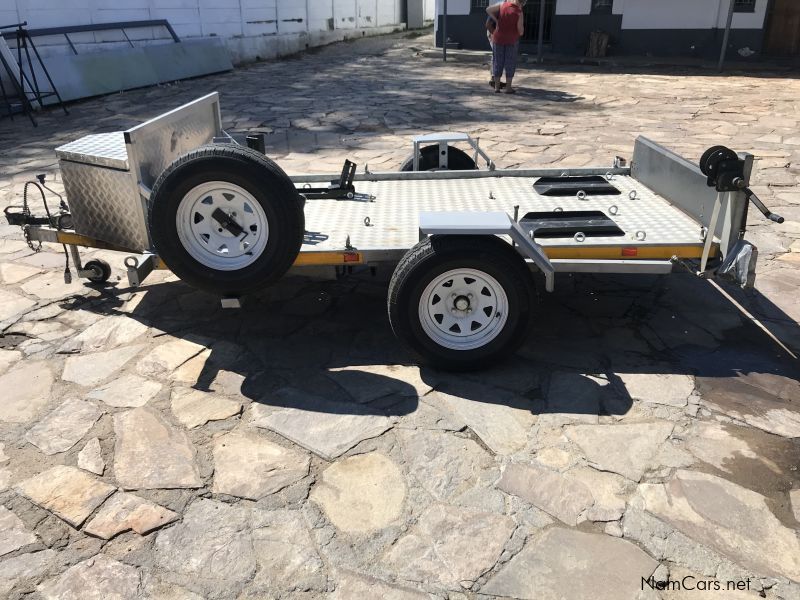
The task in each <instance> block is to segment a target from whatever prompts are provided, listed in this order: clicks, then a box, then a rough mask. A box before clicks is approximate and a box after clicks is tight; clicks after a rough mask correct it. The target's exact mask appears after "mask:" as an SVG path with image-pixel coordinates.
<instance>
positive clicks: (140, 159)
mask: <svg viewBox="0 0 800 600" xmlns="http://www.w3.org/2000/svg"><path fill="white" fill-rule="evenodd" d="M221 131H222V119H221V117H220V109H219V94H217V92H213V93H211V94H208V95H206V96H203V97H202V98H198V99H197V100H194V101H193V102H189V103H188V104H184V105H183V106H180V107H178V108H176V109H175V110H171V111H169V112H167V113H164V114H163V115H159V116H158V117H156V118H155V119H151V120H150V121H147V122H145V123H142V124H141V125H137V126H136V127H133V128H131V129H128V130H127V131H126V132H125V145H126V147H127V150H128V161H129V163H130V169H131V171H133V173H134V174H135V176H136V178H137V180H138V182H139V183H141V184H143V185H145V186H147V187H148V188H152V187H153V184H154V183H155V181H156V179H158V176H159V175H161V173H162V171H164V169H166V168H167V166H168V165H169V164H170V163H172V162H173V161H174V160H175V159H176V158H178V157H179V156H181V155H182V154H185V153H187V152H189V151H190V150H194V149H195V148H197V147H199V146H202V145H204V144H208V143H211V142H212V141H213V139H214V137H216V136H218V135H220V133H221Z"/></svg>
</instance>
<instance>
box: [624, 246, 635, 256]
mask: <svg viewBox="0 0 800 600" xmlns="http://www.w3.org/2000/svg"><path fill="white" fill-rule="evenodd" d="M622 256H639V248H623V249H622Z"/></svg>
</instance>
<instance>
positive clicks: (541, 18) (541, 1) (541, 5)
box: [536, 0, 547, 63]
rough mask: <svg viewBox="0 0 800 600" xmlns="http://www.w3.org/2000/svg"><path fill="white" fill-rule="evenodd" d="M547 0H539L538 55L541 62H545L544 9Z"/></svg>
mask: <svg viewBox="0 0 800 600" xmlns="http://www.w3.org/2000/svg"><path fill="white" fill-rule="evenodd" d="M546 3H547V0H539V48H538V50H537V51H536V56H537V58H538V60H539V62H540V63H542V62H544V12H545V11H544V9H545V4H546Z"/></svg>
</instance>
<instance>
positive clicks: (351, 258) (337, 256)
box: [293, 250, 364, 267]
mask: <svg viewBox="0 0 800 600" xmlns="http://www.w3.org/2000/svg"><path fill="white" fill-rule="evenodd" d="M360 264H364V255H363V254H361V252H354V251H344V250H343V251H340V252H301V253H300V254H298V255H297V258H296V259H295V261H294V265H293V266H295V267H311V266H331V265H360Z"/></svg>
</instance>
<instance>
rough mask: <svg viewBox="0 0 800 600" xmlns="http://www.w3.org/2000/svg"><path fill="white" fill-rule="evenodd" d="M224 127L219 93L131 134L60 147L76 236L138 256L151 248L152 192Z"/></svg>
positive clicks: (120, 133)
mask: <svg viewBox="0 0 800 600" xmlns="http://www.w3.org/2000/svg"><path fill="white" fill-rule="evenodd" d="M221 123H222V121H221V117H220V112H219V96H218V94H217V93H216V92H215V93H213V94H208V95H207V96H203V97H202V98H198V99H197V100H195V101H194V102H190V103H189V104H185V105H183V106H181V107H179V108H176V109H175V110H173V111H170V112H168V113H165V114H163V115H161V116H159V117H157V118H155V119H152V120H150V121H147V122H145V123H142V124H141V125H137V126H136V127H133V128H131V129H128V130H127V131H118V132H112V133H100V134H95V135H88V136H85V137H83V138H81V139H79V140H76V141H74V142H71V143H69V144H66V145H64V146H60V147H58V148H56V155H57V156H58V158H59V166H60V168H61V174H62V178H63V181H64V189H65V190H66V193H67V200H68V202H69V207H70V211H71V213H72V216H73V221H74V224H75V233H77V234H80V235H85V236H87V237H91V238H94V239H97V240H100V241H103V242H107V243H109V244H113V245H115V246H119V247H121V248H126V249H128V250H131V251H134V252H144V251H146V250H149V249H150V246H151V244H150V240H149V236H148V234H147V218H146V217H147V214H146V211H147V206H146V200H145V197H146V196H147V195H149V189H150V188H151V187H152V186H153V184H154V183H155V180H156V179H157V178H158V176H159V175H160V174H161V173H162V172H163V171H164V169H165V168H166V167H167V166H168V165H169V164H170V163H172V161H174V160H175V159H176V158H178V157H179V156H181V155H182V154H185V153H186V152H189V151H190V150H194V149H195V148H198V147H199V146H202V145H204V144H208V143H210V142H211V141H213V139H214V138H215V137H216V136H218V135H219V134H220V133H221V131H222V127H221ZM142 192H146V193H145V194H143V193H142Z"/></svg>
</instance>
